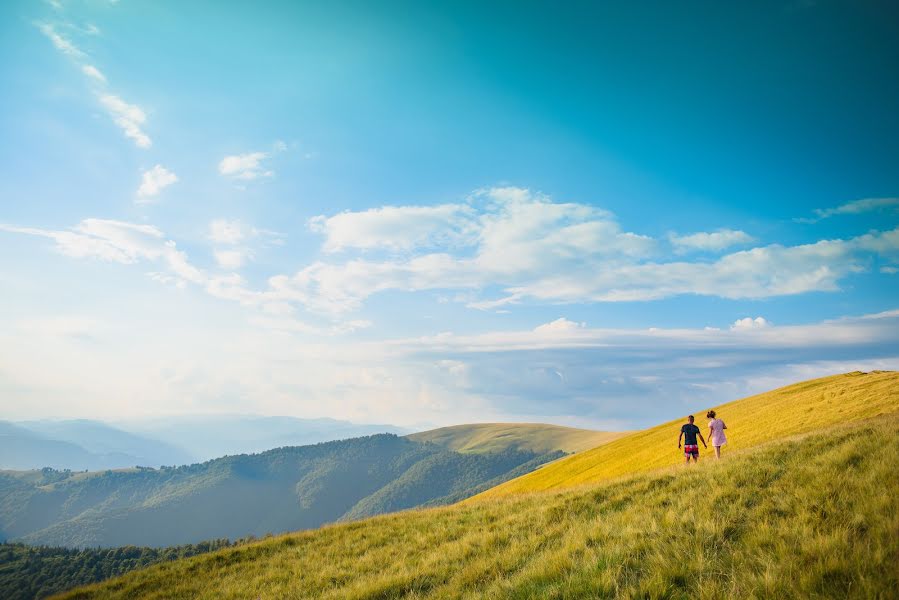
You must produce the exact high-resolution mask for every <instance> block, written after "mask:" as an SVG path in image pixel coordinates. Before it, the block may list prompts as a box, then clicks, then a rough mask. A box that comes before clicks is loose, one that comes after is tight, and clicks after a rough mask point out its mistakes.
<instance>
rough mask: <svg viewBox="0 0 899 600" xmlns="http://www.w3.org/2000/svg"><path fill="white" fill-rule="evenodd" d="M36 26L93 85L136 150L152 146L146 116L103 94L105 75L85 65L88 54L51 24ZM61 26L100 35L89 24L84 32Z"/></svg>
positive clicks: (137, 107) (87, 63)
mask: <svg viewBox="0 0 899 600" xmlns="http://www.w3.org/2000/svg"><path fill="white" fill-rule="evenodd" d="M36 25H37V27H38V29H40V31H41V32H42V33H43V34H44V35H45V36H47V37H48V38H49V39H50V41H51V42H52V43H53V45H54V46H55V47H56V49H57V50H59V51H60V52H62V53H63V54H66V55H67V56H69V57H71V58H72V59H74V62H75V63H76V64H77V65H78V66H79V67H80V70H81V72H82V74H84V76H85V77H87V78H88V80H89V81H91V82H92V83H93V84H95V85H94V87H95V93H96V95H97V99H98V100H99V102H100V104H101V105H102V106H103V107H104V108H105V109H106V111H107V112H108V113H109V116H110V117H111V118H112V120H113V122H114V123H115V124H116V125H117V126H118V127H119V128H120V129H121V130H122V132H123V133H124V134H125V136H126V137H128V138H130V139H131V140H133V141H134V143H135V144H136V145H137V147H138V148H149V147H150V146H152V145H153V142H152V140H151V139H150V136H149V135H147V134H146V133H145V132H144V131H143V128H142V127H143V125H144V123H145V122H146V120H147V116H146V113H144V111H143V110H142V109H141V108H140V107H139V106H137V105H135V104H129V103H127V102H125V101H124V100H122V99H121V98H120V97H119V96H117V95H115V94H112V93H109V92H107V91H105V86H106V84H107V80H106V76H105V75H104V74H103V73H102V71H100V69H99V68H97V67H96V66H95V65H93V64H90V63H89V62H87V61H88V60H90V58H89V57H88V55H87V54H86V53H84V52H83V51H82V50H81V49H79V48H78V47H77V46H75V44H74V43H72V42H71V41H70V40H69V39H68V38H66V37H64V36H63V35H61V34H60V33H59V32H58V31H57V30H56V29H55V27H54V26H53V25H51V24H49V23H36ZM63 25H64V26H65V27H67V28H69V29H71V30H75V31H80V32H82V33H84V34H86V35H98V34H99V33H100V30H99V28H97V27H96V26H95V25H88V26H87V27H86V28H85V29H81V28H79V27H77V26H75V25H72V24H71V23H64V24H63Z"/></svg>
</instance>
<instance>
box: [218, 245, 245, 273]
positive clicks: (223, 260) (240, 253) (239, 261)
mask: <svg viewBox="0 0 899 600" xmlns="http://www.w3.org/2000/svg"><path fill="white" fill-rule="evenodd" d="M213 254H214V255H215V261H216V262H217V263H218V265H219V266H220V267H222V268H223V269H232V270H233V269H239V268H241V267H242V266H244V265H245V264H246V262H247V260H248V259H249V258H250V257H251V256H252V254H250V253H249V252H248V251H247V250H244V249H236V250H235V249H231V250H215V251H214V253H213Z"/></svg>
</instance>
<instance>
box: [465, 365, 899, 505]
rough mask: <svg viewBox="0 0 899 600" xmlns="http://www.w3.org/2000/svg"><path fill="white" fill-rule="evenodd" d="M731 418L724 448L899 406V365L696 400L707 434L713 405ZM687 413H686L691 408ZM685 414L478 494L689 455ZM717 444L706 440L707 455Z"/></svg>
mask: <svg viewBox="0 0 899 600" xmlns="http://www.w3.org/2000/svg"><path fill="white" fill-rule="evenodd" d="M710 408H714V410H715V411H716V412H717V413H718V417H719V418H721V419H723V420H724V422H725V423H726V424H727V427H728V429H727V431H726V433H727V437H728V443H727V444H726V445H725V446H724V447H723V448H722V454H723V455H725V456H726V455H727V454H728V453H731V452H734V451H736V450H740V449H742V448H750V447H752V446H756V445H758V444H761V443H764V442H768V441H771V440H776V439H778V438H780V437H783V436H785V435H793V434H797V433H803V432H806V431H813V430H815V429H820V428H822V427H827V426H829V425H835V424H837V423H841V422H849V421H856V420H859V419H865V418H868V417H873V416H877V415H882V414H887V413H891V412H894V411H897V410H899V373H897V372H895V371H881V372H877V371H874V372H871V373H858V372H856V373H846V374H844V375H834V376H832V377H824V378H822V379H813V380H810V381H804V382H802V383H797V384H794V385H790V386H787V387H783V388H780V389H777V390H774V391H771V392H765V393H763V394H758V395H756V396H750V397H749V398H744V399H742V400H736V401H733V402H728V403H727V404H722V405H720V406H715V407H705V408H704V407H696V410H695V412H694V413H693V414H694V415H695V416H696V424H697V425H698V426H699V428H700V429H701V430H702V434H703V436H706V437H708V427H707V425H706V423H707V419H706V418H705V413H706V412H707V411H708V410H709V409H710ZM685 416H686V415H685ZM685 422H686V421H685V420H684V419H683V418H681V419H678V420H675V421H670V422H668V423H663V424H661V425H658V426H656V427H652V428H650V429H646V430H643V431H637V432H634V433H631V434H630V435H627V436H624V437H622V438H620V439H618V440H615V441H612V442H610V443H608V444H603V445H602V446H600V447H598V448H595V449H593V450H588V451H586V452H581V453H579V454H576V455H574V456H570V457H567V458H564V459H562V460H558V461H556V462H554V463H552V464H550V465H546V466H545V467H543V468H541V469H538V470H536V471H534V472H533V473H529V474H527V475H524V476H522V477H519V478H517V479H513V480H511V481H508V482H506V483H504V484H502V485H499V486H497V487H495V488H492V489H489V490H487V491H486V492H483V493H482V494H480V496H475V498H478V497H496V496H502V495H506V494H515V493H521V492H532V491H536V490H546V489H552V488H559V487H567V486H572V485H579V484H582V483H589V482H596V481H602V480H604V479H609V478H611V477H617V476H619V475H624V474H627V473H638V472H642V471H650V470H652V469H657V468H659V467H664V466H668V465H673V464H677V463H679V462H683V454H682V453H681V452H680V451H678V449H677V437H678V433H679V432H680V426H681V425H682V424H683V423H685ZM713 452H714V450H712V449H711V447H710V448H709V449H708V450H705V449H704V448H700V455H701V456H705V457H706V458H707V457H709V456H710V455H711V454H712V453H713Z"/></svg>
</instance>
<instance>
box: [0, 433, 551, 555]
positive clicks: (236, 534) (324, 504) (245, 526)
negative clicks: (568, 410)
mask: <svg viewBox="0 0 899 600" xmlns="http://www.w3.org/2000/svg"><path fill="white" fill-rule="evenodd" d="M560 455H561V452H554V453H547V454H543V455H539V456H538V455H537V454H535V453H534V452H529V451H516V450H511V449H510V450H507V451H505V452H500V453H487V454H477V455H472V454H461V453H458V452H452V451H449V450H446V449H444V448H441V447H439V446H436V445H433V444H421V443H418V442H414V441H411V440H407V439H405V438H401V437H397V436H395V435H389V434H381V435H375V436H369V437H364V438H355V439H350V440H344V441H340V442H328V443H323V444H317V445H314V446H300V447H288V448H278V449H275V450H270V451H268V452H263V453H260V454H253V455H239V456H227V457H224V458H220V459H216V460H212V461H209V462H206V463H202V464H196V465H190V466H184V467H177V468H174V467H172V468H163V469H125V470H118V471H103V472H97V473H67V472H59V471H53V470H43V471H31V472H8V471H7V472H0V539H10V540H17V541H24V542H27V543H29V544H46V545H58V546H76V547H86V546H124V545H141V546H170V545H175V544H189V543H195V542H199V541H201V540H207V539H215V538H231V539H235V538H241V537H245V536H248V535H256V536H261V535H264V534H266V533H269V532H271V533H281V532H285V531H295V530H298V529H308V528H313V527H318V526H320V525H321V524H323V523H328V522H333V521H337V520H340V519H345V518H354V517H361V516H366V515H372V514H379V513H383V512H388V511H395V510H402V509H406V508H411V507H414V506H419V505H422V504H425V503H440V502H441V501H443V502H445V503H448V502H450V501H456V500H458V499H459V498H465V497H468V496H470V495H472V494H474V493H476V492H478V491H481V490H482V489H484V486H485V484H488V483H490V484H492V483H496V482H501V481H505V479H507V478H509V477H513V476H515V475H518V474H520V473H521V467H522V466H525V465H529V466H530V468H536V467H537V466H539V465H540V464H542V463H544V462H546V461H549V460H554V459H556V458H558V457H559V456H560ZM443 496H446V499H445V500H442V499H441V498H442V497H443Z"/></svg>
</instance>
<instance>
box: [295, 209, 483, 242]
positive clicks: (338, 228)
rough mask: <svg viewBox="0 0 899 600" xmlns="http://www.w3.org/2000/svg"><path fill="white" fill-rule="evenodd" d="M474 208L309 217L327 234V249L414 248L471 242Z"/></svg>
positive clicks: (381, 211) (312, 227)
mask: <svg viewBox="0 0 899 600" xmlns="http://www.w3.org/2000/svg"><path fill="white" fill-rule="evenodd" d="M473 217H474V211H473V210H472V208H471V207H469V206H466V205H464V204H444V205H440V206H384V207H382V208H372V209H369V210H366V211H362V212H349V211H347V212H343V213H339V214H337V215H334V216H333V217H325V216H323V215H319V216H317V217H313V218H312V219H310V220H309V227H310V229H312V230H313V231H316V232H318V233H322V234H324V236H325V243H324V247H323V249H324V250H325V252H337V251H339V250H343V249H345V248H358V249H365V250H368V249H374V248H387V249H389V250H411V249H412V248H416V247H422V246H455V245H458V244H461V243H471V241H473V235H474V233H475V231H476V224H475V222H474V220H473Z"/></svg>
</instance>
